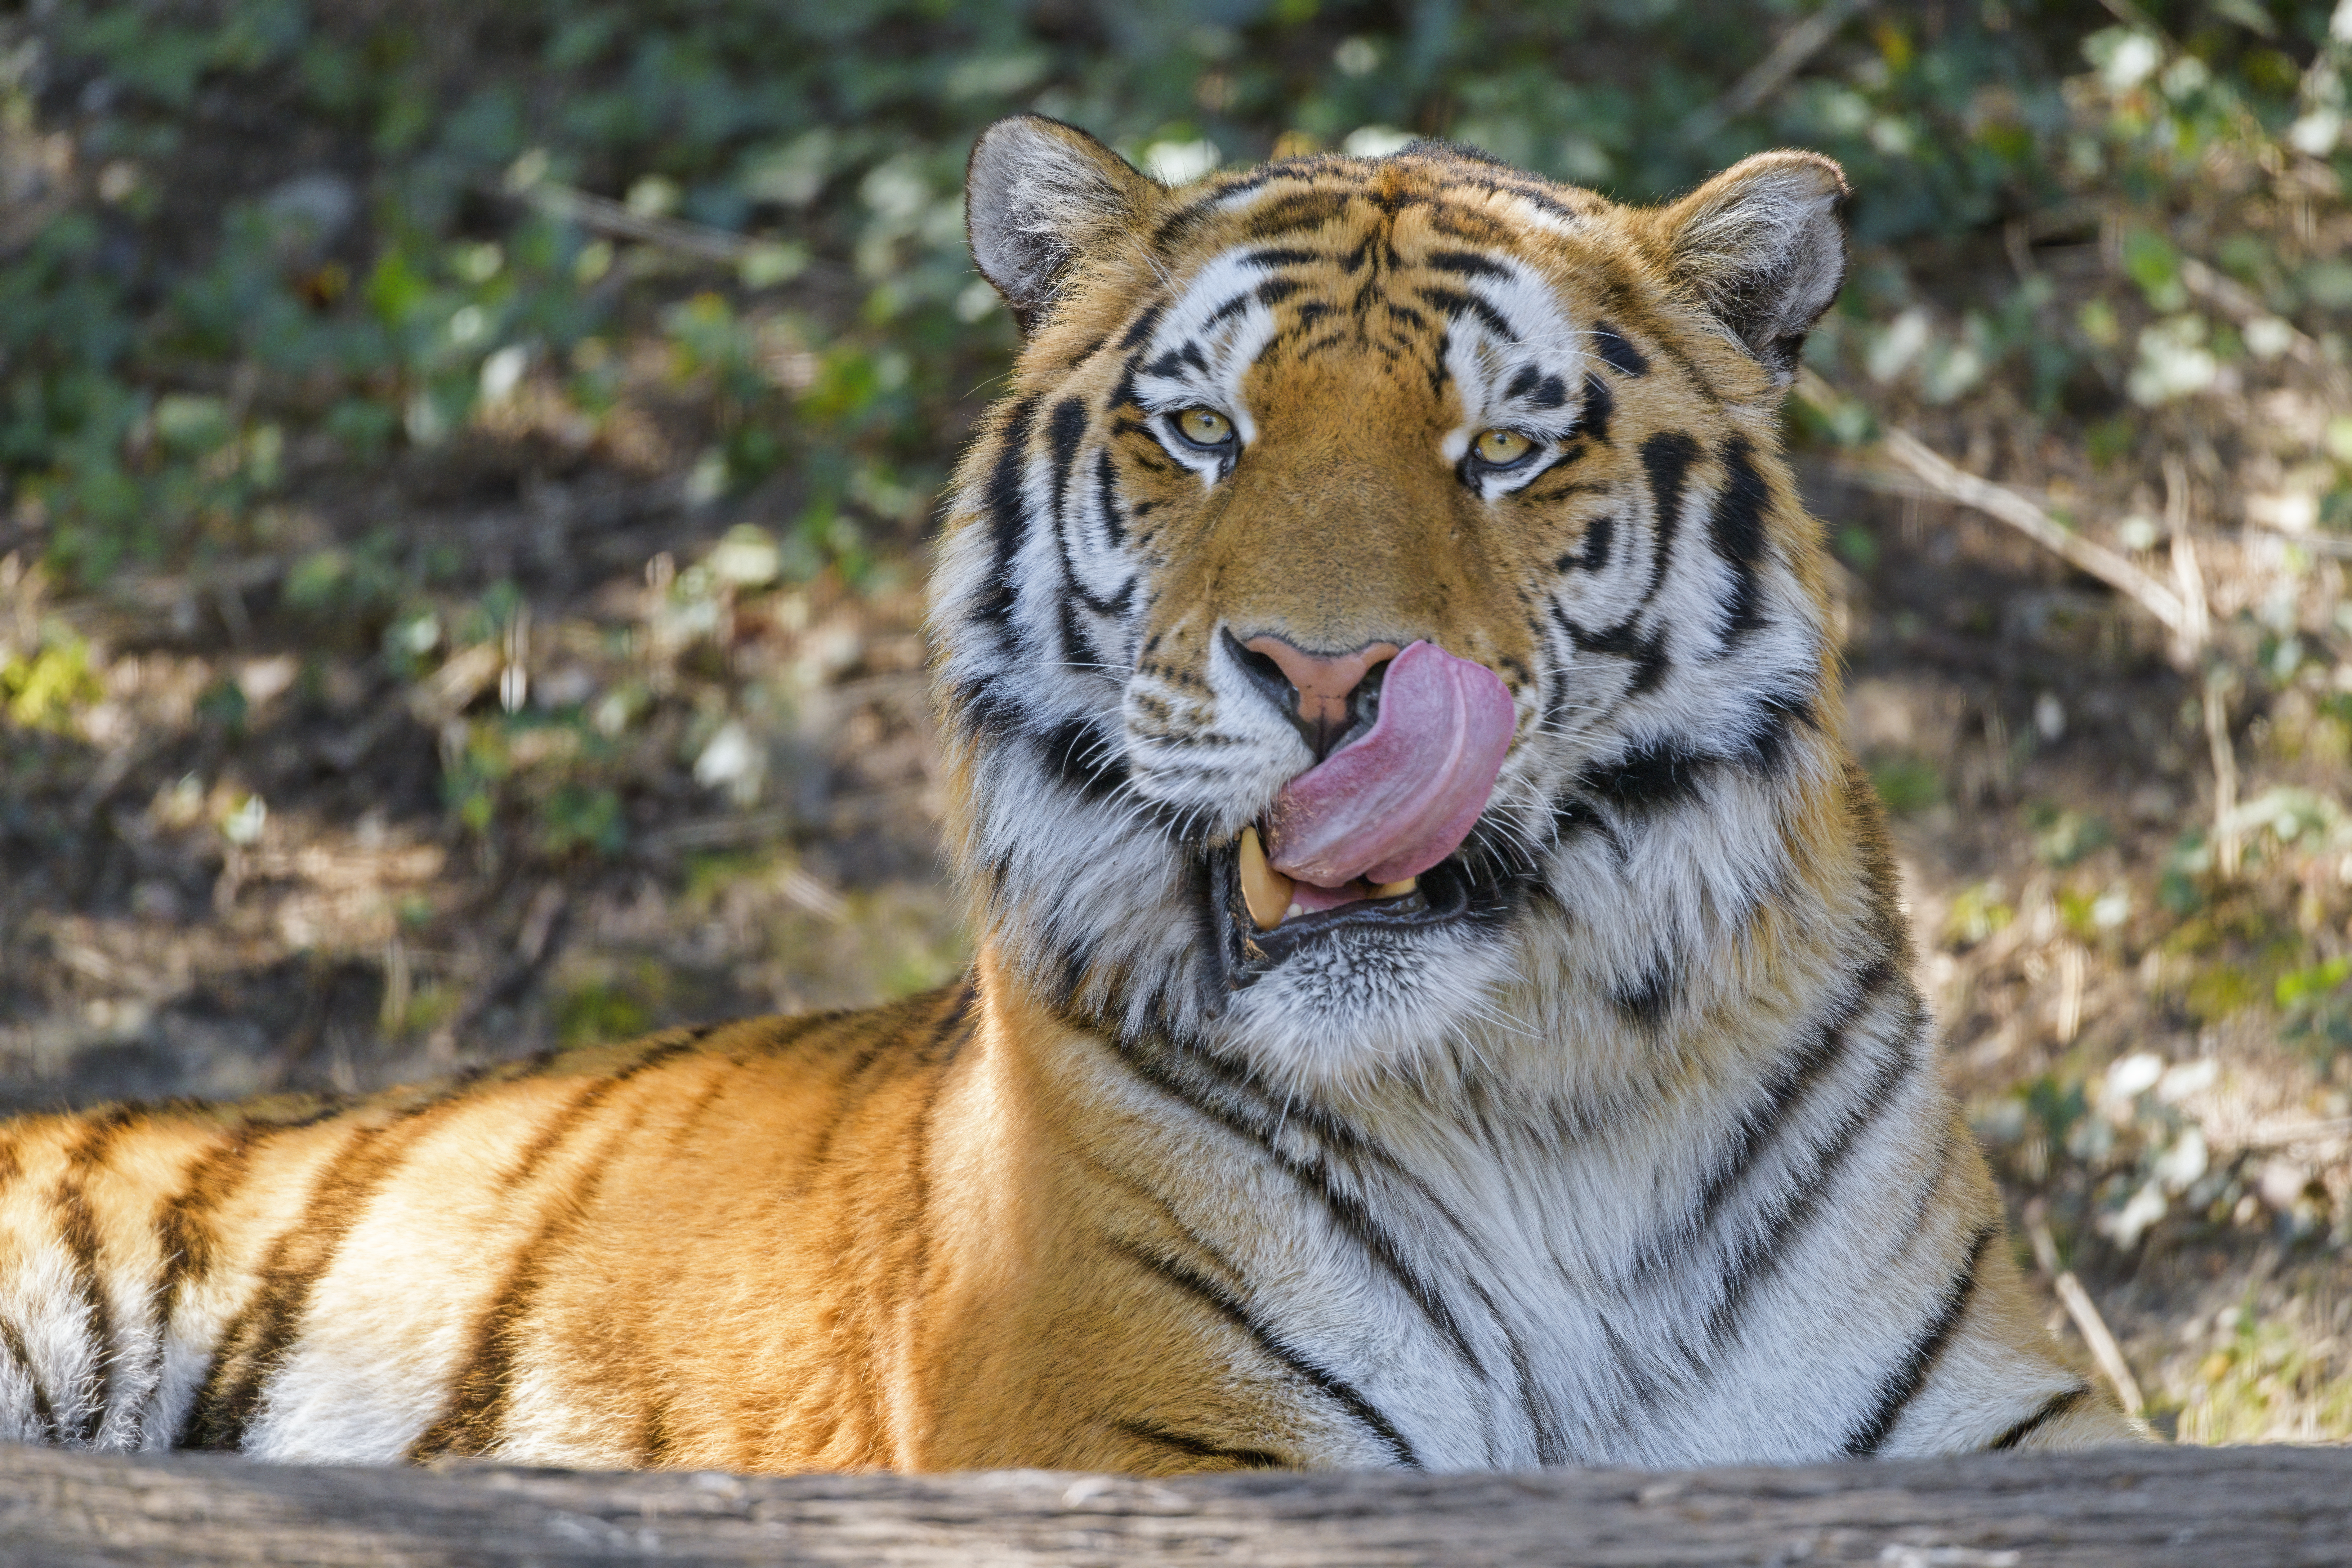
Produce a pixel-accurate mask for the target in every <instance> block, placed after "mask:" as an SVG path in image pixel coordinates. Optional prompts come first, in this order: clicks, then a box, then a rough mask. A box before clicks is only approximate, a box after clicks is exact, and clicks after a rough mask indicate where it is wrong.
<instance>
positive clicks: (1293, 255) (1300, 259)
mask: <svg viewBox="0 0 2352 1568" xmlns="http://www.w3.org/2000/svg"><path fill="white" fill-rule="evenodd" d="M1242 259H1243V260H1244V261H1245V262H1247V263H1249V264H1250V265H1251V266H1253V267H1267V268H1272V267H1303V266H1305V265H1306V264H1307V263H1308V262H1311V261H1321V260H1323V259H1325V258H1324V256H1323V253H1322V252H1320V251H1317V250H1301V249H1299V248H1298V247H1296V246H1283V245H1265V246H1260V247H1258V248H1257V249H1255V250H1253V251H1251V252H1250V253H1249V254H1248V255H1246V256H1244V257H1243V258H1242Z"/></svg>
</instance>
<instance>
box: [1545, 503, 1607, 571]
mask: <svg viewBox="0 0 2352 1568" xmlns="http://www.w3.org/2000/svg"><path fill="white" fill-rule="evenodd" d="M1616 537H1617V516H1616V514H1615V513H1614V512H1606V511H1604V512H1602V513H1601V515H1600V516H1599V517H1596V518H1594V519H1593V520H1592V521H1591V522H1588V523H1586V524H1585V525H1584V539H1583V541H1582V548H1581V549H1578V550H1571V551H1569V552H1567V553H1566V554H1564V555H1562V556H1561V557H1560V558H1559V560H1557V561H1555V562H1553V563H1551V564H1552V570H1553V571H1555V572H1567V571H1570V570H1574V571H1579V572H1599V571H1602V570H1604V569H1605V568H1606V567H1607V566H1608V564H1609V545H1610V542H1611V541H1612V540H1613V539H1615V538H1616Z"/></svg>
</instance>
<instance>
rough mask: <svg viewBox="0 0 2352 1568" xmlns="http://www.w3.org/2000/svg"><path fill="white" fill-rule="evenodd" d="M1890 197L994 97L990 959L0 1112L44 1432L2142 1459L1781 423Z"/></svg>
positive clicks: (883, 1461) (634, 1453)
mask: <svg viewBox="0 0 2352 1568" xmlns="http://www.w3.org/2000/svg"><path fill="white" fill-rule="evenodd" d="M1847 194H1848V193H1847V185H1846V181H1845V177H1844V175H1843V172H1842V171H1841V170H1840V168H1839V167H1838V166H1837V165H1836V164H1835V163H1832V162H1831V161H1830V160H1828V159H1826V158H1823V157H1821V156H1818V155H1814V154H1811V153H1802V152H1774V153H1762V154H1759V155H1757V156H1754V157H1750V158H1748V159H1747V160H1746V161H1744V162H1741V163H1738V164H1736V165H1734V166H1733V167H1731V168H1729V169H1727V170H1726V171H1724V172H1722V173H1720V174H1717V175H1716V176H1714V177H1713V178H1711V179H1709V180H1707V181H1706V183H1704V184H1700V185H1699V186H1697V187H1696V189H1695V190H1693V191H1691V192H1690V193H1689V194H1687V195H1683V196H1682V197H1680V198H1679V199H1677V200H1675V201H1672V202H1671V203H1668V204H1665V205H1654V206H1635V205H1622V204H1619V203H1616V202H1613V201H1612V200H1610V199H1607V198H1604V197H1603V196H1601V195H1598V194H1596V193H1594V192H1592V191H1590V190H1586V189H1582V188H1579V187H1574V186H1570V185H1566V184H1558V183H1555V182H1552V181H1550V180H1549V179H1546V178H1543V177H1540V176H1538V175H1536V174H1528V173H1526V172H1523V171H1521V170H1518V169H1517V168H1514V167H1512V166H1509V165H1507V164H1505V163H1499V162H1496V161H1495V160H1493V159H1491V158H1489V157H1487V156H1486V155H1485V154H1483V153H1478V152H1476V151H1475V150H1472V149H1468V148H1465V147H1461V146H1456V145H1453V144H1449V143H1445V142H1433V141H1423V142H1413V143H1411V144H1409V145H1407V146H1405V147H1403V148H1402V149H1401V150H1399V151H1396V152H1393V153H1388V154H1385V155H1381V156H1349V155H1344V154H1339V153H1307V154H1302V155H1299V156H1291V157H1283V158H1279V159H1276V161H1273V162H1269V163H1264V164H1261V165H1258V166H1255V167H1254V168H1248V169H1234V170H1225V171H1221V172H1215V173H1212V174H1207V175H1204V176H1202V178H1200V179H1198V180H1195V181H1192V182H1191V183H1187V184H1174V185H1171V184H1163V183H1161V182H1160V181H1158V180H1155V179H1153V178H1151V177H1150V176H1148V175H1146V174H1143V173H1141V172H1139V170H1137V169H1136V168H1135V167H1133V166H1132V165H1130V164H1129V163H1128V162H1126V161H1125V160H1124V159H1123V158H1121V157H1120V156H1119V155H1118V153H1116V152H1114V151H1113V150H1111V149H1110V148H1109V147H1108V146H1106V145H1105V144H1103V143H1102V142H1098V141H1097V140H1096V139H1095V138H1093V137H1092V136H1090V135H1088V134H1087V133H1086V132H1083V131H1080V130H1078V129H1076V128H1075V127H1072V126H1069V125H1066V124H1063V123H1061V122H1058V121H1052V120H1049V119H1045V118H1041V117H1038V116H1034V115H1024V116H1016V117H1013V118H1011V119H1007V120H1003V121H998V122H996V123H995V124H993V125H992V126H991V127H989V128H988V129H987V130H986V131H985V132H982V135H981V136H980V137H979V139H978V141H977V142H976V144H975V146H974V148H973V151H972V153H971V162H970V164H969V168H968V172H967V186H966V217H967V224H968V229H969V239H970V244H971V253H972V256H973V258H974V261H975V263H976V265H977V267H978V269H979V271H980V272H981V274H982V276H983V277H984V278H985V279H987V280H988V281H989V282H990V283H991V284H992V285H993V286H994V288H995V289H996V290H997V291H998V292H999V293H1001V294H1002V296H1003V300H1004V301H1005V304H1006V306H1007V308H1008V309H1009V310H1010V312H1011V314H1012V316H1013V320H1014V321H1015V322H1016V323H1017V324H1018V327H1019V330H1020V332H1021V347H1020V351H1019V354H1018V359H1017V363H1016V364H1015V367H1014V369H1013V373H1012V375H1011V379H1010V382H1009V384H1008V387H1007V389H1006V391H1005V393H1004V395H1003V397H1002V399H1001V400H1000V401H999V402H998V403H996V404H995V405H994V406H993V407H992V410H991V411H990V412H989V413H988V414H987V415H986V416H985V417H984V420H983V422H982V425H981V426H980V427H979V428H978V431H977V434H976V436H975V437H974V438H973V439H972V441H971V445H970V447H969V448H968V450H967V453H966V454H965V456H964V457H963V458H962V460H961V466H960V467H959V468H958V469H957V470H956V473H955V475H954V477H953V479H952V480H951V481H950V489H949V491H948V494H947V496H946V498H945V500H944V502H943V506H942V521H941V525H940V533H939V535H938V537H937V539H936V541H935V543H934V545H933V556H932V562H931V571H932V577H931V587H930V598H929V637H930V641H931V645H932V650H933V652H932V664H931V679H932V683H933V688H934V691H935V697H936V702H937V711H938V718H939V724H940V735H941V736H942V748H943V749H942V752H941V756H942V763H941V772H942V775H943V790H944V795H945V797H946V803H947V804H946V806H945V810H944V816H945V837H946V843H947V851H946V853H947V857H948V860H949V862H950V867H951V869H952V874H953V877H954V878H955V880H956V884H957V886H958V888H959V889H961V896H962V897H963V898H964V899H965V900H966V904H967V907H968V909H969V911H970V921H971V931H972V932H973V952H974V953H975V957H974V959H973V961H972V963H971V967H970V969H969V970H968V972H966V973H963V974H962V975H961V977H960V978H959V979H957V980H956V981H954V982H953V983H952V984H949V985H947V986H946V987H944V988H942V989H940V990H937V991H934V992H930V993H929V994H921V995H917V996H913V997H909V998H906V999H902V1000H899V1001H896V1002H892V1003H889V1004H887V1005H880V1006H876V1007H873V1008H869V1009H866V1010H863V1011H848V1012H836V1013H825V1014H817V1015H811V1016H798V1017H772V1018H761V1019H754V1020H749V1021H738V1022H730V1023H724V1024H719V1025H715V1026H707V1027H698V1028H681V1029H672V1030H669V1031H667V1032H664V1033H660V1034H656V1035H654V1036H651V1037H647V1038H645V1039H642V1040H638V1041H635V1042H634V1043H630V1044H625V1045H614V1046H594V1047H574V1048H570V1049H564V1050H561V1051H554V1052H549V1053H542V1054H540V1055H536V1056H530V1057H528V1058H520V1059H516V1060H511V1061H508V1062H506V1063H504V1064H502V1065H498V1066H493V1067H488V1068H482V1069H479V1070H477V1071H475V1072H473V1073H472V1074H471V1075H470V1076H460V1077H458V1078H457V1079H452V1080H448V1081H442V1082H436V1083H428V1084H424V1085H419V1086H414V1087H406V1088H401V1089H394V1090H390V1091H386V1092H382V1093H377V1094H373V1095H365V1096H357V1097H352V1098H333V1097H325V1098H306V1097H300V1096H279V1097H276V1098H268V1099H262V1100H252V1101H249V1102H247V1103H244V1104H241V1105H226V1106H221V1105H212V1106H207V1105H196V1104H167V1105H160V1106H148V1107H142V1106H130V1105H121V1106H112V1107H101V1108H99V1109H94V1110H84V1111H80V1112H78V1113H59V1114H49V1115H37V1116H30V1117H26V1118H22V1119H19V1120H16V1121H11V1122H8V1123H7V1124H5V1130H0V1431H5V1435H6V1436H11V1437H13V1438H15V1439H16V1440H19V1441H26V1442H39V1443H49V1444H58V1445H64V1446H66V1447H81V1448H89V1449H99V1450H110V1451H145V1450H156V1449H166V1448H174V1447H179V1448H197V1449H214V1450H222V1451H227V1452H233V1453H236V1454H241V1455H245V1456H247V1457H249V1458H254V1459H257V1460H265V1461H279V1462H314V1463H337V1464H377V1463H383V1464H391V1463H402V1462H420V1461H427V1460H434V1459H438V1458H444V1457H449V1456H468V1457H478V1458H488V1459H494V1460H499V1461H507V1462H515V1463H525V1464H533V1465H561V1466H571V1467H590V1468H702V1469H719V1470H730V1471H746V1472H777V1471H809V1470H858V1469H887V1470H908V1471H919V1470H944V1469H963V1468H1003V1467H1034V1468H1054V1469H1070V1470H1090V1471H1118V1472H1128V1473H1133V1474H1140V1475H1149V1476H1157V1475H1171V1474H1176V1473H1180V1472H1188V1471H1200V1470H1228V1469H1244V1468H1295V1469H1310V1470H1313V1469H1320V1470H1341V1469H1364V1468H1372V1469H1379V1468H1391V1469H1397V1468H1402V1469H1425V1470H1432V1471H1463V1470H1472V1469H1512V1468H1527V1467H1539V1466H1611V1467H1633V1468H1652V1469H1655V1468H1679V1467H1695V1466H1708V1465H1725V1464H1793V1463H1801V1462H1811V1461H1818V1460H1824V1459H1832V1458H1843V1457H1856V1458H1861V1457H1871V1456H1916V1455H1927V1454H1943V1453H1954V1452H1961V1451H1969V1450H1999V1449H2060V1448H2075V1447H2086V1446H2091V1445H2096V1444H2104V1443H2112V1442H2118V1441H2132V1440H2139V1439H2142V1438H2144V1437H2145V1436H2146V1431H2145V1428H2144V1426H2141V1425H2140V1424H2139V1423H2138V1422H2137V1418H2136V1417H2134V1416H2131V1415H2126V1413H2125V1411H2124V1410H2123V1409H2122V1407H2121V1406H2120V1405H2119V1404H2118V1403H2117V1402H2116V1400H2115V1399H2114V1398H2113V1397H2111V1396H2110V1395H2109V1394H2106V1393H2105V1392H2104V1391H2103V1390H2102V1389H2101V1388H2100V1387H2098V1386H2097V1385H2095V1384H2094V1383H2093V1382H2092V1381H2091V1380H2090V1379H2088V1378H2087V1377H2086V1376H2085V1375H2084V1373H2083V1372H2082V1371H2081V1370H2080V1369H2079V1368H2078V1367H2077V1366H2076V1365H2075V1364H2074V1363H2073V1362H2072V1361H2071V1360H2070V1359H2069V1357H2068V1354H2067V1353H2066V1352H2064V1350H2063V1348H2062V1347H2061V1346H2060V1345H2059V1344H2058V1343H2057V1342H2056V1341H2055V1340H2054V1339H2053V1336H2052V1335H2051V1333H2050V1332H2049V1331H2047V1330H2046V1329H2045V1328H2044V1326H2043V1323H2042V1319H2041V1317H2040V1315H2039V1313H2038V1311H2037V1310H2036V1309H2035V1308H2034V1306H2033V1304H2032V1298H2031V1295H2030V1292H2029V1291H2028V1289H2027V1288H2026V1285H2025V1282H2024V1279H2023V1276H2022V1273H2021V1268H2020V1267H2019V1264H2018V1261H2017V1259H2016V1258H2015V1256H2014V1249H2013V1247H2012V1245H2011V1240H2010V1238H2009V1235H2008V1232H2007V1230H2006V1228H2005V1226H2004V1219H2003V1215H2004V1211H2003V1207H2002V1204H2001V1201H2000V1196H1999V1194H1998V1193H1997V1191H1996V1189H1995V1187H1994V1185H1993V1183H1992V1181H1991V1178H1990V1173H1989V1171H1988V1167H1987V1165H1986V1163H1985V1160H1984V1158H1983V1156H1982V1154H1981V1152H1979V1148H1978V1146H1977V1144H1976V1142H1974V1139H1973V1137H1972V1135H1971V1133H1970V1131H1969V1127H1968V1125H1967V1123H1966V1122H1965V1121H1964V1120H1963V1119H1962V1117H1961V1115H1960V1112H1959V1110H1958V1107H1957V1105H1956V1103H1955V1101H1954V1100H1953V1099H1952V1097H1951V1095H1950V1093H1949V1092H1948V1089H1947V1088H1946V1087H1945V1084H1944V1082H1943V1079H1942V1077H1941V1075H1940V1069H1939V1068H1938V1065H1937V1048H1936V1043H1935V1034H1934V1028H1933V1025H1932V1022H1931V1020H1930V1018H1929V1016H1928V1015H1927V1011H1926V1009H1925V1007H1924V1006H1923V1004H1922V1001H1921V997H1920V993H1919V990H1918V987H1917V985H1916V983H1915V981H1914V979H1913V969H1914V963H1913V959H1912V957H1911V956H1910V946H1909V936H1908V931H1907V928H1906V915H1905V911H1904V904H1903V899H1902V893H1901V890H1900V888H1899V886H1898V874H1897V870H1896V866H1895V858H1894V855H1893V851H1892V849H1891V847H1890V840H1889V838H1888V836H1887V831H1886V828H1885V821H1884V818H1883V815H1882V810H1881V807H1880V805H1878V803H1877V801H1876V798H1875V796H1874V793H1873V790H1872V787H1871V784H1870V782H1869V779H1868V777H1867V775H1866V774H1865V773H1863V772H1862V771H1861V770H1860V769H1859V768H1858V767H1857V765H1856V763H1855V762H1854V760H1853V756H1852V755H1851V754H1850V752H1848V750H1847V748H1846V746H1845V744H1844V742H1843V740H1842V738H1841V736H1842V725H1843V709H1842V700H1841V696H1840V689H1839V680H1840V667H1839V654H1838V649H1837V647H1836V644H1835V641H1834V639H1833V638H1832V635H1831V633H1830V631H1829V629H1828V628H1829V626H1830V624H1831V623H1830V616H1831V610H1830V595H1829V589H1828V585H1827V579H1828V574H1829V571H1830V568H1829V566H1828V564H1827V561H1826V556H1825V554H1824V547H1823V543H1822V528H1821V526H1820V525H1819V523H1818V522H1816V521H1814V520H1813V519H1811V517H1810V516H1809V515H1808V514H1807V512H1806V510H1805V508H1804V506H1803V503H1802V502H1801V500H1800V498H1799V496H1798V493H1797V489H1796V486H1795V484H1794V481H1793V479H1792V477H1791V473H1790V468H1789V466H1788V463H1787V461H1786V458H1785V457H1784V454H1783V450H1782V443H1781V438H1780V426H1779V424H1778V420H1779V413H1780V405H1781V400H1782V397H1783V395H1784V392H1785V389H1786V388H1787V387H1788V386H1789V385H1790V382H1791V378H1792V376H1793V375H1794V374H1795V372H1796V369H1797V365H1798V360H1799V355H1800V353H1801V350H1802V347H1803V344H1804V342H1805V340H1806V336H1807V333H1808V331H1810V330H1811V327H1812V326H1813V325H1814V323H1815V322H1816V321H1817V320H1818V319H1819V318H1820V316H1821V315H1822V312H1823V311H1824V310H1827V309H1828V308H1829V307H1830V305H1831V304H1832V300H1834V298H1835V296H1836V294H1837V292H1838V289H1839V288H1840V285H1841V282H1842V280H1843V274H1844V269H1845V265H1846V246H1845V241H1844V237H1843V219H1842V216H1841V214H1842V209H1843V204H1844V202H1845V200H1846V197H1847Z"/></svg>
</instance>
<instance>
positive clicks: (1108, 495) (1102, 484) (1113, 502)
mask: <svg viewBox="0 0 2352 1568" xmlns="http://www.w3.org/2000/svg"><path fill="white" fill-rule="evenodd" d="M1095 500H1096V504H1097V505H1098V506H1099V507H1100V508H1101V509H1102V519H1103V531H1104V532H1105V533H1108V534H1109V535H1110V542H1111V543H1113V544H1114V545H1120V544H1125V543H1126V542H1127V520H1126V519H1125V518H1123V517H1121V516H1120V515H1119V512H1118V465H1116V464H1115V463H1113V462H1112V461H1111V456H1110V448H1109V447H1104V448H1102V450H1101V451H1099V452H1098V453H1097V454H1096V460H1095ZM1132 582H1133V579H1129V584H1130V585H1131V584H1132ZM1120 596H1121V598H1124V597H1125V596H1126V591H1125V590H1124V589H1122V590H1121V592H1120Z"/></svg>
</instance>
